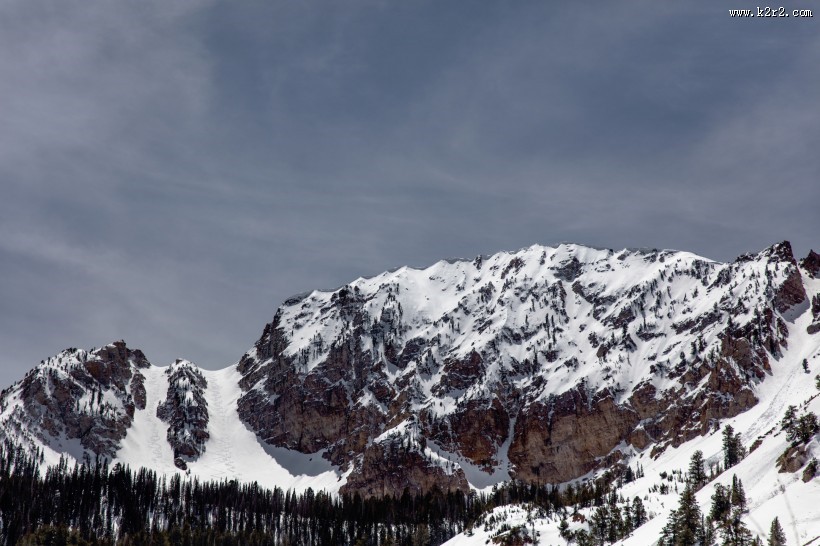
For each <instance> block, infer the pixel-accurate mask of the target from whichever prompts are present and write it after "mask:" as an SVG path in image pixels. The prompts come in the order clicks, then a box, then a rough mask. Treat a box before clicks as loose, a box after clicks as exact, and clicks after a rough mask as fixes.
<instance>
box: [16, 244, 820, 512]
mask: <svg viewBox="0 0 820 546" xmlns="http://www.w3.org/2000/svg"><path fill="white" fill-rule="evenodd" d="M815 261H817V257H816V254H815V253H813V252H812V253H810V254H809V256H807V257H806V258H804V259H803V260H801V262H800V264H798V262H797V261H796V260H795V258H794V256H793V254H792V250H791V246H790V245H789V244H788V243H787V242H784V243H778V244H776V245H772V246H771V247H769V248H768V249H765V250H764V251H762V252H760V253H757V254H745V255H743V256H740V257H738V258H737V259H736V260H735V261H733V262H730V263H721V262H716V261H713V260H708V259H705V258H701V257H698V256H696V255H694V254H691V253H687V252H680V251H670V250H641V249H632V250H630V249H624V250H620V251H614V250H610V249H594V248H591V247H585V246H582V245H571V244H561V245H558V246H557V247H545V246H540V245H532V246H530V247H525V248H523V249H521V250H519V251H515V252H501V253H497V254H494V255H491V256H483V257H482V256H479V257H476V258H474V259H473V260H459V261H456V262H448V261H445V260H442V261H439V262H437V263H435V264H433V265H431V266H429V267H427V268H423V269H414V268H408V267H401V268H397V269H396V270H393V271H392V272H385V273H381V274H379V275H375V276H373V277H369V278H365V277H360V278H358V279H356V280H354V281H352V282H351V283H348V284H346V285H343V286H341V287H339V288H337V289H334V290H328V291H318V290H314V291H311V292H307V293H304V294H301V295H298V297H297V296H294V297H291V298H288V299H287V300H286V301H285V302H284V303H283V304H282V306H280V308H279V309H278V310H277V312H276V314H275V316H274V319H273V321H271V322H270V323H268V324H267V325H266V326H265V328H264V329H263V333H262V336H261V337H260V338H259V340H258V341H257V343H256V344H255V345H254V347H253V348H252V349H251V350H249V351H248V352H246V353H245V355H243V356H242V358H240V359H239V361H238V362H237V363H236V364H234V365H232V366H229V367H227V368H225V369H223V370H219V371H208V370H198V369H197V368H195V367H191V366H193V365H191V366H188V365H187V364H186V366H188V368H189V369H190V370H193V372H192V373H194V375H190V374H189V375H188V376H186V379H184V380H183V381H182V383H184V385H181V386H180V385H177V387H175V388H171V387H172V385H171V383H172V382H173V380H172V379H171V378H170V375H172V372H171V368H157V367H156V366H153V365H151V364H150V363H148V361H147V359H145V357H144V355H143V354H142V353H141V351H138V350H132V349H129V348H127V346H126V345H125V343H124V342H116V343H114V344H111V345H109V346H107V347H104V348H102V349H99V350H97V351H91V352H76V351H75V352H70V353H69V352H66V351H64V352H61V353H60V354H58V355H57V356H55V357H53V358H52V359H48V360H47V361H43V364H41V367H40V368H35V369H34V370H33V371H32V372H29V374H27V376H26V378H24V379H23V380H21V381H20V382H18V383H16V384H15V385H13V386H12V387H10V388H9V389H6V390H4V391H3V394H2V395H0V401H2V406H0V408H2V411H0V421H2V424H3V428H2V431H3V432H0V435H6V436H11V437H14V438H15V439H16V440H17V441H24V442H29V444H30V445H31V446H45V447H48V448H49V449H51V451H52V453H50V454H49V457H50V458H51V460H53V459H54V458H55V457H57V456H58V455H59V454H61V453H65V454H69V455H71V456H73V457H75V458H79V459H82V458H88V459H92V458H94V457H96V456H103V457H106V458H109V459H111V460H115V461H123V462H129V463H134V464H135V463H137V462H138V461H140V460H144V459H145V457H151V459H150V460H151V461H152V463H153V464H154V465H158V466H157V468H159V469H160V470H162V471H164V472H191V473H193V475H198V476H202V477H216V478H218V477H228V476H231V475H233V476H235V477H237V478H238V479H243V480H259V482H260V483H262V484H264V483H273V482H274V481H275V482H276V483H287V484H293V485H294V486H295V487H307V486H310V487H322V488H326V489H328V490H330V491H349V492H352V491H357V492H360V493H362V494H364V495H376V496H378V495H384V494H401V492H402V491H404V490H405V489H408V488H409V490H410V491H411V492H412V491H414V492H423V491H426V490H428V489H429V488H430V487H433V486H437V487H442V488H444V489H453V490H460V491H468V490H469V489H475V488H478V489H481V488H486V487H490V486H492V485H493V484H495V483H501V482H502V481H506V480H509V479H511V478H516V479H521V480H524V481H532V482H548V483H564V482H568V481H571V480H575V479H578V478H580V477H583V476H586V475H589V474H590V473H594V472H596V471H598V470H601V469H605V468H608V467H611V466H612V465H616V464H623V463H624V462H628V461H629V460H630V459H631V458H634V457H635V456H636V455H637V454H639V453H643V452H649V453H652V454H653V455H654V456H659V455H660V454H661V453H662V452H663V451H664V450H665V449H667V448H669V447H673V448H674V447H677V446H679V445H680V444H681V443H684V442H687V441H690V440H693V439H694V438H697V437H699V436H703V435H705V434H708V433H710V432H711V431H712V430H714V428H715V427H716V426H719V424H720V422H721V421H722V420H724V419H726V418H730V417H734V416H736V415H739V414H740V413H742V412H744V411H746V410H748V409H749V408H751V407H753V406H754V405H755V404H756V403H757V401H758V396H757V394H756V392H757V391H756V389H758V386H759V385H760V384H761V383H763V382H765V378H766V377H767V376H768V375H770V374H771V370H772V365H777V364H778V358H779V357H780V355H781V354H782V351H784V350H785V348H786V347H787V346H788V342H789V339H788V337H789V336H788V332H789V326H788V324H791V322H792V321H793V320H794V317H792V316H790V315H789V313H792V314H795V313H797V314H800V315H801V316H802V313H811V314H812V324H814V323H815V322H817V323H820V304H817V305H814V304H813V302H814V301H815V300H816V301H820V297H818V296H817V291H816V290H815V289H814V288H811V290H810V291H809V292H810V293H807V290H806V286H807V285H811V286H814V285H813V284H811V283H809V282H808V281H807V279H814V278H816V277H815V276H816V275H817V269H818V268H817V267H815ZM815 307H817V309H816V310H815V309H814V308H815ZM808 328H809V329H811V328H812V326H811V325H809V326H808ZM808 333H809V334H812V332H808ZM123 355H125V356H123ZM140 355H141V356H140ZM653 356H654V358H653ZM146 364H147V365H146ZM177 364H179V363H177ZM89 366H90V367H89ZM82 370H84V371H82ZM160 370H161V372H160ZM196 373H198V374H199V375H201V378H202V383H203V384H204V386H201V387H198V391H197V388H194V389H193V390H192V389H191V388H190V387H191V386H192V384H193V383H196V380H195V379H194V377H195V374H196ZM95 374H96V375H95ZM89 378H90V379H89ZM92 380H93V381H92ZM132 383H133V385H132ZM140 385H148V387H147V389H146V388H145V387H143V390H146V392H145V396H144V397H145V398H147V400H143V395H142V391H141V390H140ZM160 408H165V409H164V410H160ZM203 410H204V411H203ZM158 413H162V414H163V415H164V416H165V419H164V420H163V418H162V417H160V416H159V415H158ZM203 414H205V415H208V416H209V417H205V418H204V419H203V418H202V417H203ZM44 416H45V418H43V417H44ZM40 420H42V422H43V424H42V425H40V423H39V421H40ZM240 423H241V424H242V426H239V424H240ZM172 429H173V430H172ZM163 436H164V437H165V438H164V439H163ZM163 440H164V441H163ZM169 442H172V443H174V445H173V446H171V444H169ZM232 443H233V444H234V445H233V446H231V444H232ZM139 444H144V445H146V446H148V448H144V446H143V447H140V445H139ZM240 450H244V451H245V452H246V453H252V454H253V455H249V456H244V457H243V456H240V455H239V454H238V453H236V452H237V451H240ZM149 452H150V453H149ZM243 465H244V466H247V467H248V468H250V469H246V470H243V469H242V468H240V467H242V466H243ZM243 472H244V473H243ZM299 484H301V485H299ZM307 484H309V485H307Z"/></svg>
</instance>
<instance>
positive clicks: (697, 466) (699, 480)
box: [689, 450, 707, 491]
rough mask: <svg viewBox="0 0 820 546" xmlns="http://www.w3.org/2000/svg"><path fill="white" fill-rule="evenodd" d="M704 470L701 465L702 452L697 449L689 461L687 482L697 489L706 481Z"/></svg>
mask: <svg viewBox="0 0 820 546" xmlns="http://www.w3.org/2000/svg"><path fill="white" fill-rule="evenodd" d="M706 480H707V478H706V470H705V469H704V467H703V452H702V451H701V450H697V451H695V452H694V453H693V454H692V459H691V460H690V461H689V483H690V484H692V487H694V488H695V491H698V490H699V489H700V488H701V487H703V484H705V483H706Z"/></svg>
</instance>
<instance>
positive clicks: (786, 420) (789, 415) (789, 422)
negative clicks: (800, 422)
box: [780, 406, 797, 434]
mask: <svg viewBox="0 0 820 546" xmlns="http://www.w3.org/2000/svg"><path fill="white" fill-rule="evenodd" d="M796 422H797V406H789V407H788V408H786V413H785V414H784V415H783V419H781V420H780V430H784V431H786V433H787V434H788V433H789V431H790V430H793V429H794V425H795V424H796Z"/></svg>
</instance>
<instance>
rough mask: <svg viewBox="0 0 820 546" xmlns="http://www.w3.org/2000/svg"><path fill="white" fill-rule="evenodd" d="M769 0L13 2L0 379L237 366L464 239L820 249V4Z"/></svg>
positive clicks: (3, 79) (6, 55) (720, 254)
mask: <svg viewBox="0 0 820 546" xmlns="http://www.w3.org/2000/svg"><path fill="white" fill-rule="evenodd" d="M795 1H796V2H797V3H795V4H794V5H793V6H792V5H789V6H786V7H787V8H788V9H789V10H791V9H792V8H806V7H809V8H811V7H813V3H811V2H808V3H807V2H805V1H803V0H795ZM748 7H752V8H754V6H751V5H745V4H744V0H732V1H730V2H714V1H713V0H687V1H685V2H657V1H648V0H647V1H641V0H635V1H630V2H612V1H594V0H593V1H589V2H553V1H544V0H540V1H537V2H527V1H520V2H515V1H512V2H500V1H479V0H477V1H475V2H468V3H465V2H452V1H447V0H444V1H442V0H430V1H424V0H418V1H409V2H398V1H393V2H387V1H369V0H363V1H357V0H352V1H341V2H339V1H332V2H331V1H321V0H316V1H311V2H293V1H292V0H289V1H285V2H279V1H273V0H272V1H268V2H243V1H236V2H224V1H223V2H216V1H210V0H184V1H178V0H146V1H141V2H119V1H111V0H83V1H81V2H80V1H75V0H64V1H59V2H58V1H55V0H51V1H43V0H3V1H2V2H0V386H5V385H8V384H11V383H12V382H13V381H15V380H17V379H19V378H21V377H22V375H23V374H24V373H25V372H26V370H28V369H29V368H31V367H33V366H34V365H36V364H37V363H38V362H39V361H40V360H41V359H44V358H46V357H48V356H51V355H53V354H56V353H57V352H59V351H60V350H62V349H64V348H67V347H82V348H89V349H90V348H92V347H99V346H102V345H105V344H107V343H109V342H111V341H114V340H118V339H125V340H126V341H127V343H128V345H129V346H130V347H133V348H140V349H142V350H143V351H144V352H145V354H146V356H147V357H148V358H149V360H151V362H152V363H154V364H157V365H167V364H168V363H170V362H171V361H172V360H173V359H174V358H177V357H181V358H188V359H190V360H193V361H194V362H196V363H197V364H199V365H200V366H202V367H204V368H208V369H216V368H221V367H224V366H227V365H229V364H231V363H233V362H235V361H237V360H238V359H239V357H241V355H242V354H243V353H244V352H245V351H246V350H247V349H249V348H250V347H251V346H252V344H253V343H254V341H255V340H256V339H257V338H258V336H259V335H260V333H261V331H262V328H263V326H264V324H265V323H266V322H268V321H270V320H271V318H272V317H273V315H274V313H275V311H276V308H277V307H278V306H279V304H280V303H281V302H282V301H283V300H284V299H286V298H287V297H288V296H290V295H292V294H296V293H300V292H304V291H309V290H312V289H315V288H331V287H335V286H339V285H342V284H345V283H347V282H349V281H351V280H353V279H355V278H357V277H358V276H368V275H373V274H377V273H379V272H381V271H383V270H386V269H390V268H394V267H397V266H401V265H411V266H426V265H429V264H432V263H434V262H436V261H438V260H439V259H442V258H449V257H465V258H471V257H474V256H476V255H478V254H490V253H494V252H497V251H501V250H515V249H518V248H521V247H525V246H529V245H531V244H535V243H539V244H546V245H556V244H558V243H560V242H563V241H568V242H576V243H581V244H587V245H592V246H598V247H608V248H613V249H619V248H624V247H655V248H673V249H681V250H687V251H691V252H695V253H697V254H700V255H703V256H706V257H708V258H712V259H717V260H731V259H733V258H734V257H736V256H738V255H740V254H742V253H745V252H755V251H759V250H762V249H764V248H766V247H768V246H769V245H771V244H773V243H775V242H778V241H782V240H789V241H791V242H792V244H793V246H794V249H795V251H796V253H797V254H798V255H799V256H802V255H805V254H806V253H808V251H809V249H810V248H812V247H813V248H815V249H817V248H818V247H820V237H818V234H820V177H819V176H818V175H820V153H818V148H820V146H819V145H820V123H818V122H817V120H818V119H820V101H818V100H817V97H820V70H818V66H820V26H818V25H820V9H817V10H815V11H817V12H818V13H817V17H816V18H813V19H797V18H788V19H787V18H783V19H772V18H748V19H740V18H732V17H730V16H729V13H728V9H729V8H748ZM799 256H798V257H799Z"/></svg>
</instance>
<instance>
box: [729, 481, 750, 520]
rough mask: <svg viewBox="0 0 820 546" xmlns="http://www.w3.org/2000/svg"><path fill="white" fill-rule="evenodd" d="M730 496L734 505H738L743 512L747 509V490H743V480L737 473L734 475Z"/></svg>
mask: <svg viewBox="0 0 820 546" xmlns="http://www.w3.org/2000/svg"><path fill="white" fill-rule="evenodd" d="M729 498H730V501H731V503H732V506H736V507H737V508H738V509H739V510H740V511H741V513H742V512H745V511H746V492H745V491H744V490H743V482H742V481H740V479H738V477H737V475H733V476H732V493H731V495H730V497H729Z"/></svg>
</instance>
